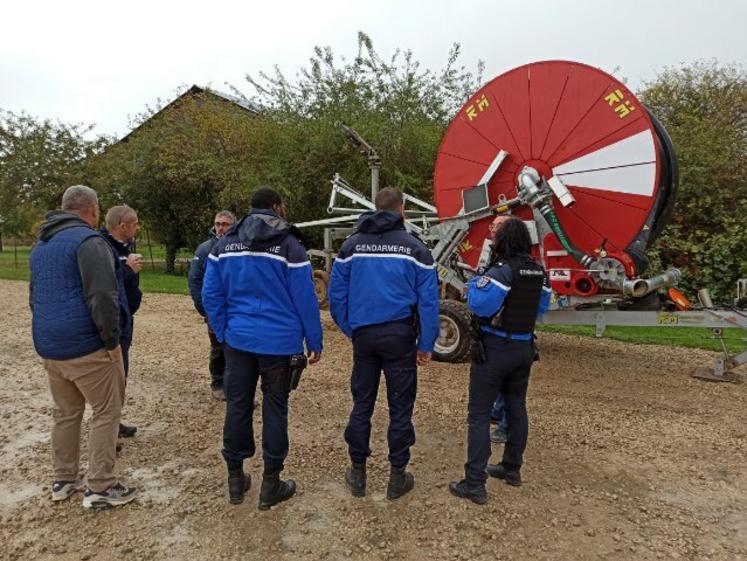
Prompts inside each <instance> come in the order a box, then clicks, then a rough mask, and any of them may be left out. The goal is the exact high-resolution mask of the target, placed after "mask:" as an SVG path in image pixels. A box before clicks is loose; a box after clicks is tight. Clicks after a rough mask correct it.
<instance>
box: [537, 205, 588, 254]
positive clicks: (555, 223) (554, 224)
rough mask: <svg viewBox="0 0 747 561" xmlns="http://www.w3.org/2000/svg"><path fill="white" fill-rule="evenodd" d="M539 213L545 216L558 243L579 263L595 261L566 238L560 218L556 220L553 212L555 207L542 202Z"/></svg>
mask: <svg viewBox="0 0 747 561" xmlns="http://www.w3.org/2000/svg"><path fill="white" fill-rule="evenodd" d="M539 211H540V214H542V216H543V217H544V218H545V220H546V221H547V223H548V224H549V225H550V229H552V231H553V233H554V234H555V236H556V237H557V238H558V241H560V245H562V246H563V248H564V249H565V250H566V251H567V252H568V253H569V254H570V255H571V256H572V257H573V258H574V259H575V260H576V261H578V262H579V263H581V265H583V266H584V267H589V266H590V265H591V264H592V263H594V262H595V261H596V259H594V257H592V256H591V255H589V254H588V253H584V252H583V251H580V250H579V249H577V248H576V247H575V246H574V245H573V242H571V240H570V239H569V238H568V236H567V235H566V233H565V231H564V230H563V227H562V226H561V225H560V220H558V215H557V214H555V209H553V207H552V205H551V204H550V203H548V202H544V203H542V205H541V206H540V207H539Z"/></svg>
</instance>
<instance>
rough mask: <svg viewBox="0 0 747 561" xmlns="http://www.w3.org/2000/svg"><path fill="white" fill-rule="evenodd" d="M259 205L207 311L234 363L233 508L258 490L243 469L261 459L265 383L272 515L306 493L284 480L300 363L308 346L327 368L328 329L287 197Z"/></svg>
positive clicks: (225, 255)
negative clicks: (289, 218) (258, 397)
mask: <svg viewBox="0 0 747 561" xmlns="http://www.w3.org/2000/svg"><path fill="white" fill-rule="evenodd" d="M251 205H252V211H251V213H250V214H249V215H247V216H245V217H244V218H242V219H241V220H240V221H239V222H238V223H237V224H236V225H235V226H234V227H233V228H231V230H229V231H228V233H227V234H226V235H225V236H224V237H223V238H221V239H220V240H219V241H217V242H216V244H215V246H213V249H212V250H211V252H210V255H209V257H208V264H207V271H206V272H205V282H204V284H203V287H202V303H203V305H204V307H205V312H206V314H207V318H208V322H209V323H210V327H211V328H212V329H213V331H214V332H215V337H216V339H217V340H218V341H219V342H221V343H223V352H224V354H225V357H226V373H225V379H224V382H223V389H224V391H225V394H226V420H225V425H224V427H223V458H224V459H225V461H226V464H227V467H228V495H229V500H230V502H231V503H232V504H239V503H241V502H242V501H243V500H244V494H245V493H246V491H247V490H248V489H249V486H250V483H251V478H250V477H249V475H248V474H245V473H244V469H243V464H244V460H245V459H247V458H251V457H252V456H254V452H255V447H254V432H253V423H252V413H253V410H254V405H253V399H254V393H255V391H256V387H257V381H258V380H260V379H261V380H262V396H263V397H262V455H263V460H264V474H263V477H262V487H261V489H260V494H259V508H260V510H266V509H268V508H270V507H271V506H272V505H275V504H277V503H279V502H281V501H284V500H286V499H289V498H290V497H291V496H293V494H294V493H295V492H296V484H295V482H294V481H293V480H291V479H289V480H287V481H282V480H281V479H280V473H281V472H282V471H283V467H284V461H285V458H286V457H287V455H288V395H289V393H290V363H291V357H292V356H294V355H299V354H302V353H303V352H304V342H305V344H306V345H305V346H306V350H307V351H308V354H309V363H310V364H314V363H315V362H318V361H319V359H320V357H321V353H322V325H321V321H320V318H319V304H318V301H317V299H316V293H315V292H314V282H313V279H312V276H311V263H310V262H309V258H308V256H307V255H306V250H304V248H303V246H302V245H301V242H300V239H299V238H300V233H299V232H298V230H297V229H296V228H295V227H294V226H291V225H290V224H288V222H286V219H285V216H286V210H285V205H284V204H283V201H282V199H281V198H280V195H279V194H278V193H277V192H276V191H274V190H273V189H270V188H269V187H263V188H260V189H258V190H257V191H256V192H255V193H254V195H253V196H252V200H251Z"/></svg>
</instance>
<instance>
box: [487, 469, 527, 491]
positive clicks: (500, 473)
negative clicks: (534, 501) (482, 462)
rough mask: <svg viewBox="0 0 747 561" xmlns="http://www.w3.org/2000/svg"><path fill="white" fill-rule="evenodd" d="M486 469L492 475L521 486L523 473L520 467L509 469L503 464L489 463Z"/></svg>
mask: <svg viewBox="0 0 747 561" xmlns="http://www.w3.org/2000/svg"><path fill="white" fill-rule="evenodd" d="M485 471H487V472H488V475H489V476H490V477H495V478H496V479H503V481H505V482H506V483H508V484H509V485H513V486H514V487H520V486H521V474H520V473H519V470H518V469H508V468H506V467H505V466H504V465H503V464H488V467H487V469H486V470H485Z"/></svg>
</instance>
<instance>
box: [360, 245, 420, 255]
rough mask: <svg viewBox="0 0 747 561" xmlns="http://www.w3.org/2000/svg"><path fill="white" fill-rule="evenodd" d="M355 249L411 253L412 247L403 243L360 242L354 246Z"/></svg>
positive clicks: (368, 251)
mask: <svg viewBox="0 0 747 561" xmlns="http://www.w3.org/2000/svg"><path fill="white" fill-rule="evenodd" d="M355 251H356V252H360V253H401V254H403V255H410V254H412V248H411V247H407V246H405V245H395V244H367V243H361V244H357V245H356V246H355Z"/></svg>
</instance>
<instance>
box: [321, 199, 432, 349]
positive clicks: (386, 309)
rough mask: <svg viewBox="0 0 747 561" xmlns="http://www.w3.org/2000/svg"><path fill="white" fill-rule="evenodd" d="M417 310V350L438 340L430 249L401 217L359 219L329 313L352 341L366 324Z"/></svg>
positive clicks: (341, 259)
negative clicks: (418, 335) (418, 326)
mask: <svg viewBox="0 0 747 561" xmlns="http://www.w3.org/2000/svg"><path fill="white" fill-rule="evenodd" d="M415 307H417V314H418V317H419V321H420V337H419V340H418V350H420V351H425V352H431V351H433V345H434V344H435V342H436V338H437V337H438V279H437V276H436V268H435V265H434V263H433V257H432V256H431V253H430V251H428V248H427V247H426V246H425V244H423V242H421V241H420V240H419V239H418V238H416V237H415V236H413V235H412V234H409V233H408V232H407V230H405V225H404V222H403V219H402V216H400V215H399V214H397V213H395V212H390V211H386V210H378V211H375V212H367V213H364V214H363V215H361V217H360V218H359V219H358V230H357V232H356V233H355V234H353V235H352V236H350V237H349V238H348V239H347V240H345V242H344V243H343V244H342V247H341V248H340V253H339V254H338V255H337V258H336V259H335V262H334V264H333V266H332V275H331V278H330V283H329V309H330V312H331V313H332V318H333V319H334V320H335V323H337V325H338V326H339V327H340V329H342V331H343V332H344V333H345V335H347V336H348V337H352V335H353V331H355V330H356V329H357V328H359V327H363V326H364V325H373V324H378V323H385V322H389V321H395V320H399V319H404V318H407V317H409V316H411V315H412V314H413V310H414V308H415Z"/></svg>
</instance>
